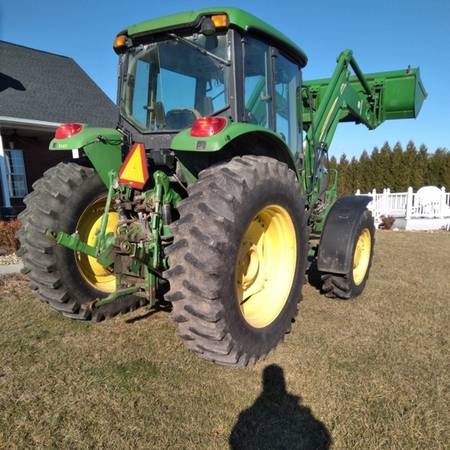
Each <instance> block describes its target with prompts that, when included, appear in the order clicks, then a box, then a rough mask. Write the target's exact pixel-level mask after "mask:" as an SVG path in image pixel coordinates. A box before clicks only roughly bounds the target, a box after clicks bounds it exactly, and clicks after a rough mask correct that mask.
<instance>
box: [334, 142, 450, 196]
mask: <svg viewBox="0 0 450 450" xmlns="http://www.w3.org/2000/svg"><path fill="white" fill-rule="evenodd" d="M329 168H330V169H337V170H338V174H339V180H338V195H339V196H341V195H348V194H354V193H355V192H356V190H357V189H360V190H361V193H367V192H369V191H372V189H374V188H375V189H376V190H377V191H382V190H383V189H384V188H390V189H391V191H392V192H405V191H406V190H407V189H408V187H409V186H411V187H412V188H413V189H414V190H417V189H419V188H420V187H422V186H429V185H432V186H438V187H442V186H445V188H446V189H447V190H450V151H449V150H447V149H446V148H438V149H437V150H436V151H435V152H434V153H429V152H428V148H427V147H426V145H423V144H422V145H421V146H420V147H419V149H417V147H416V145H415V144H414V142H412V141H410V142H408V145H407V146H406V148H405V149H403V147H402V145H401V144H400V143H399V142H397V143H396V144H395V145H394V148H391V147H390V145H389V143H388V142H385V143H384V145H383V146H382V147H381V148H380V149H378V147H374V149H373V150H372V152H371V153H370V155H369V153H368V152H367V151H366V150H364V151H363V152H362V154H361V156H360V157H359V159H358V158H355V157H353V158H351V160H350V161H349V160H348V158H347V156H346V154H345V153H344V154H342V156H341V157H340V158H339V160H337V159H336V158H335V157H334V156H332V157H331V158H330V160H329Z"/></svg>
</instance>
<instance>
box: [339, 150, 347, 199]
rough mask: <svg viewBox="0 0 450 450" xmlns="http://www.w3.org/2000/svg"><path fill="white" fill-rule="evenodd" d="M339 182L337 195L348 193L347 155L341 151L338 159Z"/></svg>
mask: <svg viewBox="0 0 450 450" xmlns="http://www.w3.org/2000/svg"><path fill="white" fill-rule="evenodd" d="M338 167H339V183H338V196H339V197H341V196H343V195H348V194H349V193H350V189H349V181H348V178H349V162H348V159H347V155H346V154H345V153H343V154H342V155H341V157H340V159H339V166H338Z"/></svg>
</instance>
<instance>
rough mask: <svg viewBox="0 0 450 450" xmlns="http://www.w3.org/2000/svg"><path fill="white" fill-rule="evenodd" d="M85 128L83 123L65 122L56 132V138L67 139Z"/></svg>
mask: <svg viewBox="0 0 450 450" xmlns="http://www.w3.org/2000/svg"><path fill="white" fill-rule="evenodd" d="M82 129H83V124H82V123H63V124H62V125H60V126H59V127H58V128H57V129H56V132H55V139H66V138H69V137H71V136H75V135H76V134H78V133H79V132H80V131H81V130H82Z"/></svg>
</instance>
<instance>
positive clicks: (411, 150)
mask: <svg viewBox="0 0 450 450" xmlns="http://www.w3.org/2000/svg"><path fill="white" fill-rule="evenodd" d="M416 160H417V149H416V146H415V144H414V142H413V141H409V142H408V144H407V146H406V151H405V154H404V155H403V166H404V170H405V173H406V174H407V177H406V179H407V182H406V184H407V186H406V187H407V188H408V187H409V186H412V185H413V184H414V173H415V170H416Z"/></svg>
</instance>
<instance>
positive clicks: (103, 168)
mask: <svg viewBox="0 0 450 450" xmlns="http://www.w3.org/2000/svg"><path fill="white" fill-rule="evenodd" d="M123 139H124V136H123V134H122V133H120V132H119V131H117V130H115V129H113V128H91V127H90V126H89V125H88V124H83V129H82V130H81V131H80V132H79V133H77V134H75V135H73V136H70V137H68V138H65V139H56V138H54V139H52V140H51V142H50V146H49V148H50V150H57V151H59V150H75V149H76V150H83V151H84V153H85V154H86V156H87V157H88V158H89V161H90V162H91V164H92V166H93V168H94V169H95V170H96V171H97V172H98V174H99V176H100V178H101V180H102V181H103V183H104V184H105V185H106V186H107V187H109V172H110V171H111V170H114V171H116V172H118V171H119V169H120V166H121V164H122V146H123Z"/></svg>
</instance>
